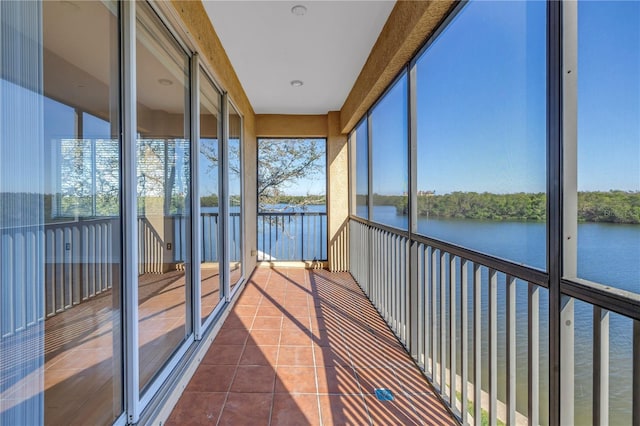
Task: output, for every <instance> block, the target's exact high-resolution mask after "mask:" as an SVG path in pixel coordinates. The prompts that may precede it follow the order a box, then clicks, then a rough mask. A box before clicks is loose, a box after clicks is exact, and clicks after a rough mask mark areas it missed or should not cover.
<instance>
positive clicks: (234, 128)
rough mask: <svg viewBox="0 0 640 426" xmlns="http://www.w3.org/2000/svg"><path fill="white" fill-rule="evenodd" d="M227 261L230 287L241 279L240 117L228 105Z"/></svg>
mask: <svg viewBox="0 0 640 426" xmlns="http://www.w3.org/2000/svg"><path fill="white" fill-rule="evenodd" d="M228 151H229V157H228V158H229V260H230V271H231V273H230V276H229V278H230V280H229V282H230V285H231V287H232V288H233V287H234V286H235V285H236V284H237V283H238V282H239V281H240V279H241V278H242V254H243V251H242V249H243V247H242V241H243V226H242V117H240V114H239V113H238V111H237V110H236V109H235V107H234V106H233V105H231V104H229V147H228Z"/></svg>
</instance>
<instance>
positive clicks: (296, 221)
mask: <svg viewBox="0 0 640 426" xmlns="http://www.w3.org/2000/svg"><path fill="white" fill-rule="evenodd" d="M257 235H258V261H274V260H278V261H301V260H302V261H308V260H310V261H324V260H327V213H326V212H269V211H265V212H259V213H258V230H257Z"/></svg>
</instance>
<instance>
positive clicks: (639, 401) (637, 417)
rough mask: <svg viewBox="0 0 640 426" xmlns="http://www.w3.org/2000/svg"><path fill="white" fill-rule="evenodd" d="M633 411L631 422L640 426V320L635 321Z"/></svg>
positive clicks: (635, 425)
mask: <svg viewBox="0 0 640 426" xmlns="http://www.w3.org/2000/svg"><path fill="white" fill-rule="evenodd" d="M632 359H633V366H632V370H633V372H632V374H633V387H632V389H633V395H632V397H631V398H632V404H631V406H632V407H633V413H632V414H631V419H632V420H631V423H632V424H633V426H640V321H637V320H635V321H633V358H632Z"/></svg>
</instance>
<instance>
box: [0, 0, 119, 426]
mask: <svg viewBox="0 0 640 426" xmlns="http://www.w3.org/2000/svg"><path fill="white" fill-rule="evenodd" d="M117 10H118V8H117V5H116V4H115V3H111V2H101V1H95V2H93V1H91V2H89V1H87V2H82V4H81V5H80V6H78V5H75V4H71V3H69V2H63V1H61V2H58V1H51V2H44V3H43V18H42V19H43V44H44V51H43V61H44V95H45V98H44V148H45V151H44V152H45V153H46V155H45V157H46V159H47V160H46V164H45V174H46V178H45V197H44V210H45V218H44V219H45V227H44V228H45V239H44V253H45V270H44V289H43V291H44V295H45V296H44V297H45V303H44V310H45V317H46V321H45V341H44V349H45V374H44V376H45V377H44V387H45V401H44V405H45V417H44V419H45V423H46V424H51V425H58V424H59V425H62V424H71V423H83V424H92V425H100V424H112V423H113V421H114V420H115V419H116V418H117V417H118V416H119V415H120V413H121V412H122V409H123V403H122V399H123V388H122V374H123V369H122V355H121V354H122V345H121V321H120V318H121V306H120V301H121V289H120V264H121V259H120V245H121V241H120V227H121V220H120V195H121V193H120V140H119V133H120V130H119V111H118V91H119V85H118V79H119V76H118V72H117V69H114V67H112V66H111V64H112V63H113V61H114V57H117V52H118V32H117V31H118V16H117V13H118V12H117ZM86 34H100V37H94V38H87V37H86ZM3 377H5V376H4V375H3Z"/></svg>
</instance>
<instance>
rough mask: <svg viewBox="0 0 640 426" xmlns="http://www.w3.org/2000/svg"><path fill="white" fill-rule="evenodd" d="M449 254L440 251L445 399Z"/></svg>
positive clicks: (444, 390) (444, 388)
mask: <svg viewBox="0 0 640 426" xmlns="http://www.w3.org/2000/svg"><path fill="white" fill-rule="evenodd" d="M446 255H447V253H446V252H445V251H442V250H441V251H440V393H441V394H442V396H443V397H445V396H446V394H447V382H446V380H447V374H446V369H447V368H446V359H447V345H446V333H447V324H446V316H447V307H446V306H447V305H446V302H447V273H446V270H447V260H446Z"/></svg>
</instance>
